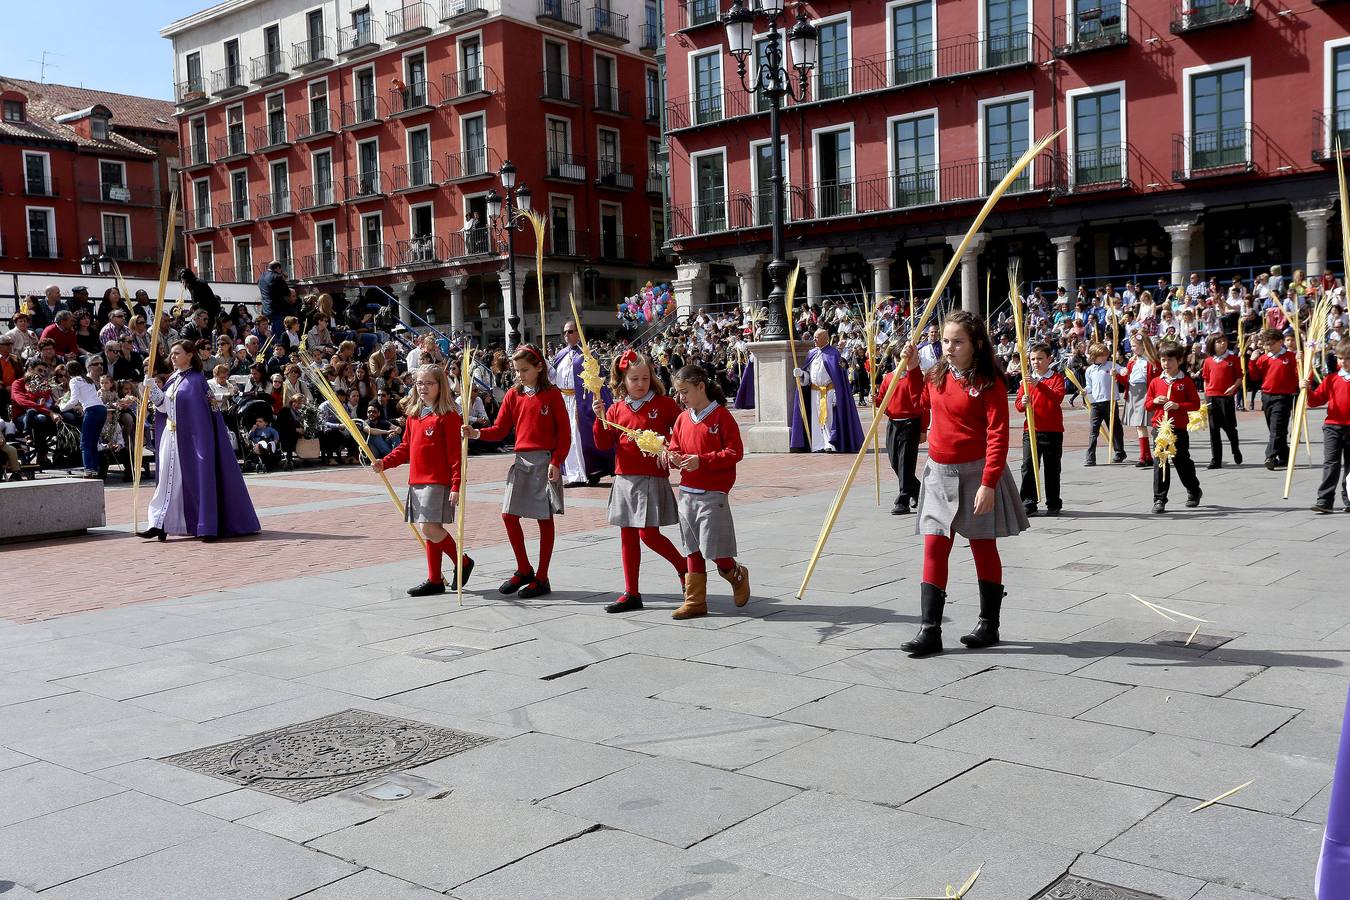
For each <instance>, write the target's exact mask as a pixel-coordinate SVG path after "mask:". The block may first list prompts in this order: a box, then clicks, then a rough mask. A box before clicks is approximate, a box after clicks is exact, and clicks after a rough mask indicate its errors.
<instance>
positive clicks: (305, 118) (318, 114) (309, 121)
mask: <svg viewBox="0 0 1350 900" xmlns="http://www.w3.org/2000/svg"><path fill="white" fill-rule="evenodd" d="M340 124H341V123H340V121H339V119H338V114H337V110H334V109H328V108H326V107H325V108H323V109H318V110H310V111H309V112H307V113H301V114H300V115H298V116H296V117H295V138H296V140H299V141H309V140H314V139H316V138H321V137H327V136H329V135H333V134H336V133H337V131H338V127H339V125H340Z"/></svg>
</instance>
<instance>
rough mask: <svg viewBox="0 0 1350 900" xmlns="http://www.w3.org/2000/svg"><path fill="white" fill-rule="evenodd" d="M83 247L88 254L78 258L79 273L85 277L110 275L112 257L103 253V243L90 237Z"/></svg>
mask: <svg viewBox="0 0 1350 900" xmlns="http://www.w3.org/2000/svg"><path fill="white" fill-rule="evenodd" d="M84 246H85V249H86V250H88V251H89V252H88V253H86V254H85V255H84V256H82V257H80V271H81V272H83V273H84V274H85V275H111V274H112V267H113V264H112V257H110V256H108V255H107V254H106V253H104V252H103V243H102V242H101V241H99V239H98V238H96V237H94V236H92V235H91V236H90V237H89V240H87V241H85V244H84Z"/></svg>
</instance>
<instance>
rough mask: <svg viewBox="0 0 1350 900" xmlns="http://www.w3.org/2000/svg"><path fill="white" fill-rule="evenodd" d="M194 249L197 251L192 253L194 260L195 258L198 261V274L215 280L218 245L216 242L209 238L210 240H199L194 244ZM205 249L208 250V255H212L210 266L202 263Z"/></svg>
mask: <svg viewBox="0 0 1350 900" xmlns="http://www.w3.org/2000/svg"><path fill="white" fill-rule="evenodd" d="M193 249H194V250H195V251H196V252H195V253H193V254H192V255H193V258H194V260H195V261H196V263H197V275H198V276H199V277H201V278H204V279H206V280H207V281H214V280H215V278H216V245H215V242H214V241H212V240H209V239H208V240H205V241H197V242H196V243H195V244H194V245H193ZM203 250H204V251H206V255H207V256H209V257H211V265H209V266H204V265H202V251H203Z"/></svg>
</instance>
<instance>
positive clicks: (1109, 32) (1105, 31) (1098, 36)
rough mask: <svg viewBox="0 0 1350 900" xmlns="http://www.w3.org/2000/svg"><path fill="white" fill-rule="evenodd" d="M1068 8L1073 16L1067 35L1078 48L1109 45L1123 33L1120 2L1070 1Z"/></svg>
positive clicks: (1111, 0) (1109, 0)
mask: <svg viewBox="0 0 1350 900" xmlns="http://www.w3.org/2000/svg"><path fill="white" fill-rule="evenodd" d="M1069 6H1070V10H1071V13H1070V14H1071V15H1072V16H1073V19H1072V22H1073V24H1072V25H1071V26H1070V28H1071V30H1070V32H1069V34H1070V37H1071V40H1072V42H1073V43H1074V44H1076V45H1078V46H1083V47H1094V46H1097V45H1099V44H1109V43H1111V42H1112V41H1114V40H1115V39H1116V38H1118V37H1120V36H1121V35H1122V34H1123V33H1124V32H1123V30H1122V29H1123V27H1124V24H1123V23H1124V19H1123V18H1121V0H1071V2H1070V4H1069Z"/></svg>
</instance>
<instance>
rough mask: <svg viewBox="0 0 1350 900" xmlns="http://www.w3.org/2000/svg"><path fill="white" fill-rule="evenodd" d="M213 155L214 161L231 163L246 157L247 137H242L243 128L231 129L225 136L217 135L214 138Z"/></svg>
mask: <svg viewBox="0 0 1350 900" xmlns="http://www.w3.org/2000/svg"><path fill="white" fill-rule="evenodd" d="M213 155H214V156H215V158H216V162H219V163H232V162H238V161H239V160H241V159H247V158H248V139H247V138H245V137H244V129H243V128H240V129H238V130H236V131H231V132H230V133H229V134H227V135H226V136H225V137H218V138H216V140H215V152H214V153H213Z"/></svg>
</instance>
